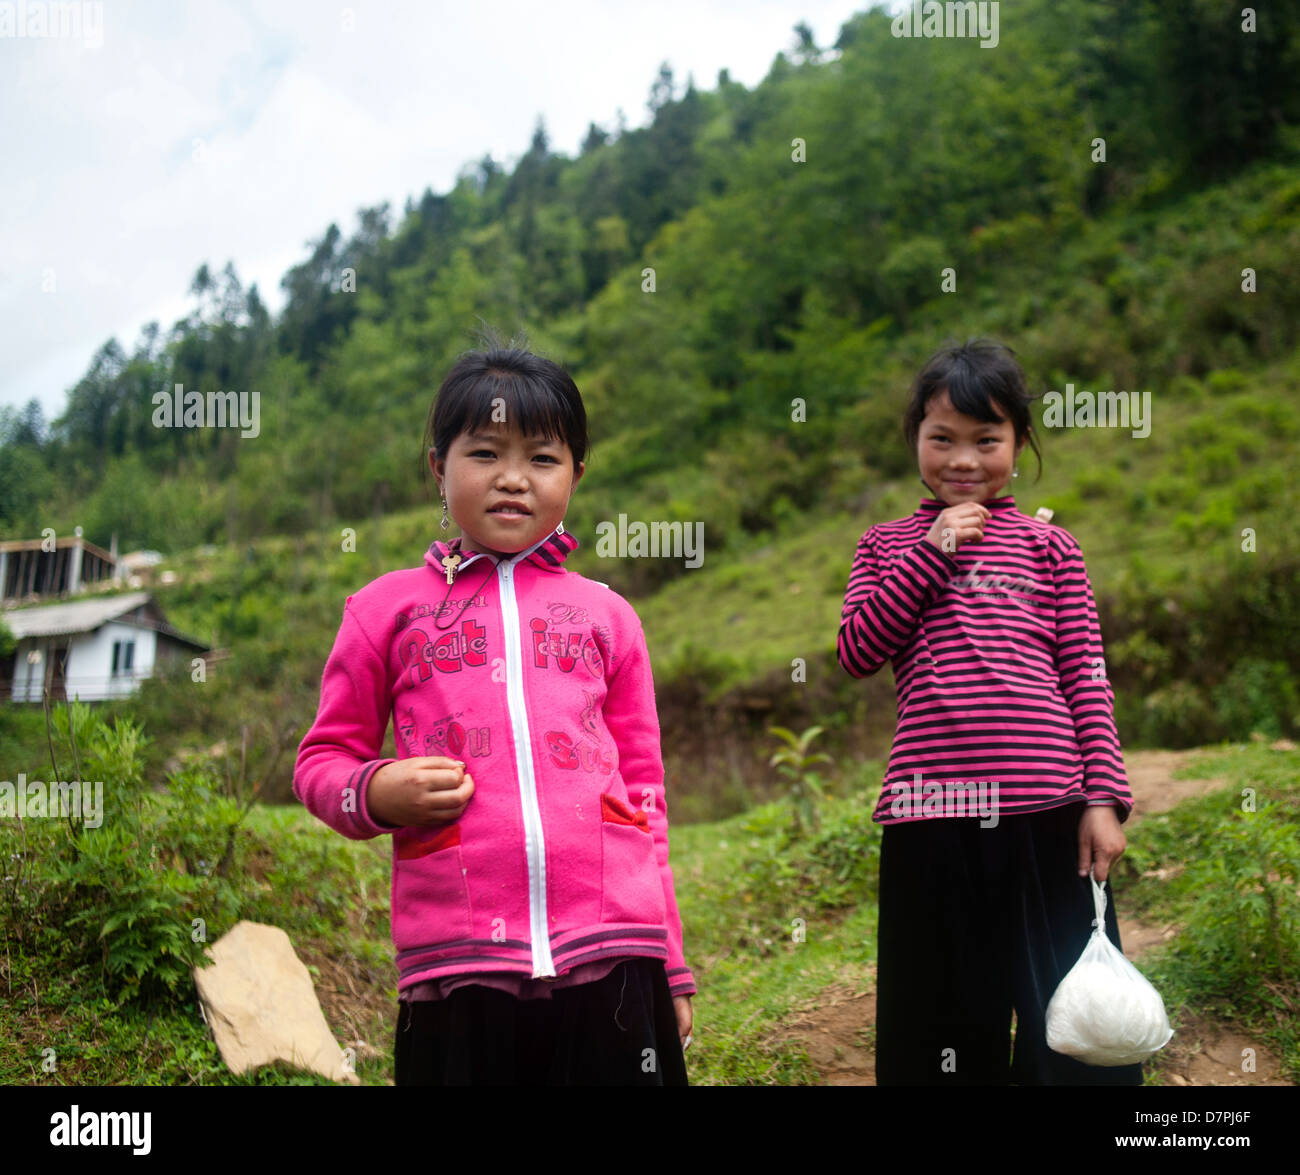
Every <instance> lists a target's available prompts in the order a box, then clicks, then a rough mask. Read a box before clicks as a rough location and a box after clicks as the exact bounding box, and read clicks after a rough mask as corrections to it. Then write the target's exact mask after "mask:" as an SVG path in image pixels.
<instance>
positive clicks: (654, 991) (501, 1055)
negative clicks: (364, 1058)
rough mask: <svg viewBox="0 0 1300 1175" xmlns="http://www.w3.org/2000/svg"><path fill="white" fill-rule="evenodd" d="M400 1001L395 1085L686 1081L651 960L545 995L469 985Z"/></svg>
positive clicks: (673, 1021)
mask: <svg viewBox="0 0 1300 1175" xmlns="http://www.w3.org/2000/svg"><path fill="white" fill-rule="evenodd" d="M398 1009H399V1010H398V1015H397V1033H396V1043H395V1046H394V1049H393V1062H394V1070H395V1084H397V1085H686V1084H687V1081H686V1059H685V1057H684V1056H683V1055H682V1046H681V1041H680V1040H679V1039H678V1036H677V1014H676V1011H675V1010H674V1008H673V1000H672V995H671V993H670V992H669V990H668V976H667V974H666V972H665V970H664V965H663V963H662V962H660V961H659V960H658V959H629V960H626V961H625V962H622V963H620V964H618V966H616V967H615V968H614V969H613V970H612V971H611V972H610V973H609V974H608V975H606V976H605V977H604V978H603V979H599V980H597V981H596V982H595V983H582V984H578V985H577V986H576V987H562V988H560V989H558V990H557V991H555V992H553V993H552V994H551V998H550V999H548V1000H535V999H534V1000H520V999H516V998H515V997H514V996H512V995H510V994H508V993H507V992H504V991H498V990H496V989H495V988H491V987H483V986H480V985H478V984H470V985H468V986H466V987H459V988H457V989H456V990H455V991H453V992H452V993H451V995H450V996H448V997H447V998H446V999H441V1000H417V1001H413V1002H410V1003H407V1002H399V1005H398Z"/></svg>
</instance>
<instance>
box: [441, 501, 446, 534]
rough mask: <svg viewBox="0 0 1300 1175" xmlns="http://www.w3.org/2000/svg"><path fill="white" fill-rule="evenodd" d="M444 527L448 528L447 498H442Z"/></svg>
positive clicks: (444, 528)
mask: <svg viewBox="0 0 1300 1175" xmlns="http://www.w3.org/2000/svg"><path fill="white" fill-rule="evenodd" d="M442 529H443V530H446V529H447V499H446V498H443V500H442Z"/></svg>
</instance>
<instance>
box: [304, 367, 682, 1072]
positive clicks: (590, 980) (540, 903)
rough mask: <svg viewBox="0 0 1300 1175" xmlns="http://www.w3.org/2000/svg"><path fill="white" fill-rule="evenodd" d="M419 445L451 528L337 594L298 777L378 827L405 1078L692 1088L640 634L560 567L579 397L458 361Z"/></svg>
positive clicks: (399, 1060)
mask: <svg viewBox="0 0 1300 1175" xmlns="http://www.w3.org/2000/svg"><path fill="white" fill-rule="evenodd" d="M430 440H431V441H432V445H431V446H429V448H428V458H429V466H430V468H431V470H432V471H433V474H434V476H435V478H436V479H437V481H438V486H439V490H440V493H441V495H442V499H443V516H442V527H443V529H444V530H445V529H446V528H447V526H448V514H450V515H451V517H452V518H453V519H454V520H455V521H456V524H457V525H458V526H459V527H460V530H461V537H460V538H457V539H454V540H452V541H451V542H450V543H448V542H444V541H438V542H435V543H433V544H432V546H431V547H430V548H429V550H428V552H427V553H426V554H425V557H424V564H423V566H421V567H417V568H412V569H409V570H403V571H393V572H390V573H389V574H387V575H383V576H381V577H380V578H378V579H376V580H375V581H374V582H372V583H370V584H368V585H367V586H366V587H364V588H362V589H361V590H360V591H359V592H357V593H356V594H355V595H352V596H349V597H348V600H347V603H346V605H345V606H344V609H343V622H342V625H341V627H340V629H339V634H338V638H337V639H336V641H335V643H334V648H333V650H332V652H331V653H330V656H329V659H328V661H327V662H326V665H325V672H324V677H323V680H322V685H321V702H320V710H319V712H318V714H317V716H316V721H315V723H314V724H313V725H312V728H311V730H309V731H308V732H307V736H306V738H304V739H303V742H302V745H301V747H300V748H299V750H298V760H297V764H296V766H295V769H294V792H295V794H296V795H297V796H298V798H299V799H300V800H302V802H303V803H304V804H305V805H306V806H307V807H308V809H309V810H310V811H311V812H312V813H313V814H314V815H316V816H317V817H319V818H320V819H321V820H323V821H324V822H325V823H326V824H328V825H329V826H330V827H331V828H334V829H336V830H337V831H338V832H341V833H342V834H343V835H344V836H348V837H352V838H354V839H368V838H371V837H375V836H379V835H381V834H387V835H390V836H391V837H392V844H393V882H392V929H393V942H394V945H395V947H396V950H397V964H398V970H399V978H398V992H399V1011H398V1020H397V1034H396V1047H395V1051H394V1061H395V1069H396V1083H397V1084H398V1085H408V1084H627V1085H639V1084H641V1085H669V1084H673V1085H684V1084H686V1067H685V1061H684V1056H683V1049H684V1047H685V1045H686V1044H687V1043H689V1039H690V1038H689V1033H690V1028H691V1001H690V997H691V996H692V995H693V994H694V992H695V984H694V980H693V978H692V976H691V972H690V970H689V969H688V968H687V966H686V962H685V959H684V957H683V952H682V932H681V919H680V917H679V916H678V912H677V900H676V896H675V893H674V887H673V875H672V870H671V868H670V867H669V863H668V822H667V811H666V808H665V803H664V775H663V762H662V759H661V755H660V749H659V720H658V715H657V712H656V709H655V697H654V682H653V679H652V676H651V671H650V659H649V656H648V654H647V651H646V642H645V636H644V634H643V633H642V631H641V624H640V621H639V620H638V618H637V615H636V612H635V611H634V610H633V609H632V607H631V605H630V604H628V603H627V601H626V600H624V599H623V598H622V597H621V596H619V595H618V593H616V592H614V591H612V590H610V588H608V587H607V586H605V585H604V584H601V583H597V582H595V581H594V580H590V579H586V578H584V577H583V576H581V575H578V574H576V573H574V572H571V571H566V569H565V567H564V560H565V557H566V556H567V555H568V554H569V552H570V551H572V550H573V549H574V548H575V547H577V546H578V541H577V539H575V538H574V537H573V536H572V535H571V534H569V533H568V532H567V531H566V530H565V529H564V523H563V518H564V513H565V510H566V508H567V506H568V503H569V499H570V498H571V497H572V495H573V491H574V489H575V488H576V487H577V484H578V480H579V479H580V478H581V477H582V474H583V471H584V469H585V466H584V464H583V456H584V454H585V452H586V446H587V419H586V412H585V410H584V408H583V404H582V398H581V396H580V395H579V393H578V389H577V387H576V386H575V385H574V383H573V380H572V379H571V378H570V377H569V375H568V374H567V373H566V372H565V371H564V370H563V369H562V368H560V367H559V366H558V365H556V364H555V363H552V362H550V361H549V360H546V359H542V358H539V357H538V356H536V355H532V354H530V353H528V352H526V351H522V350H513V349H509V350H507V349H501V348H495V349H492V350H490V351H487V352H470V353H468V354H466V355H464V356H462V357H461V358H460V360H459V361H458V362H457V363H456V365H455V366H454V367H453V368H452V370H451V371H450V373H449V374H448V375H447V378H446V379H445V380H444V381H443V384H442V387H441V388H440V389H439V391H438V395H437V398H436V400H435V402H434V405H433V408H432V410H431V412H430V416H429V422H428V429H427V432H426V443H427V442H428V441H430ZM390 717H391V718H392V720H393V722H394V726H395V733H394V738H395V742H396V746H397V752H398V758H397V759H385V758H381V757H380V756H381V749H382V746H383V741H384V735H385V732H386V730H387V726H388V722H389V719H390Z"/></svg>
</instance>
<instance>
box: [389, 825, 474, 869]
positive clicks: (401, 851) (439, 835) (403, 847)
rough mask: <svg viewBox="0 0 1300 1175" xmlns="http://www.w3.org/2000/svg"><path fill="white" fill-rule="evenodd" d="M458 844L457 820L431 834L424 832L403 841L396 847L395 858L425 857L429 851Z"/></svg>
mask: <svg viewBox="0 0 1300 1175" xmlns="http://www.w3.org/2000/svg"><path fill="white" fill-rule="evenodd" d="M458 844H460V821H459V820H458V821H457V822H456V823H455V824H449V825H448V826H447V827H446V828H440V829H439V830H438V831H437V832H435V833H433V834H432V835H430V834H429V833H427V832H425V833H421V834H420V835H419V836H418V837H412V838H411V839H410V840H406V841H403V842H402V843H401V844H399V845H398V847H397V859H398V860H399V861H409V860H411V858H412V857H427V856H428V855H429V854H430V853H438V852H441V851H442V850H443V849H450V848H455V846H456V845H458Z"/></svg>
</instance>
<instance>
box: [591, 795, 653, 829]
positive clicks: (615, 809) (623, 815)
mask: <svg viewBox="0 0 1300 1175" xmlns="http://www.w3.org/2000/svg"><path fill="white" fill-rule="evenodd" d="M600 815H601V819H603V820H604V821H605V823H606V824H635V825H636V826H637V827H638V828H640V829H643V830H644V831H646V832H649V831H650V818H649V817H648V816H647V815H646V814H645V813H644V812H643V811H641V809H640V808H638V809H637V810H636V811H635V812H633V811H632V809H631V808H629V807H628V806H627V805H626V804H625V803H623V801H622V800H620V799H617V798H616V797H614V796H611V795H610V794H609V792H603V793H602V794H601V797H600Z"/></svg>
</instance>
